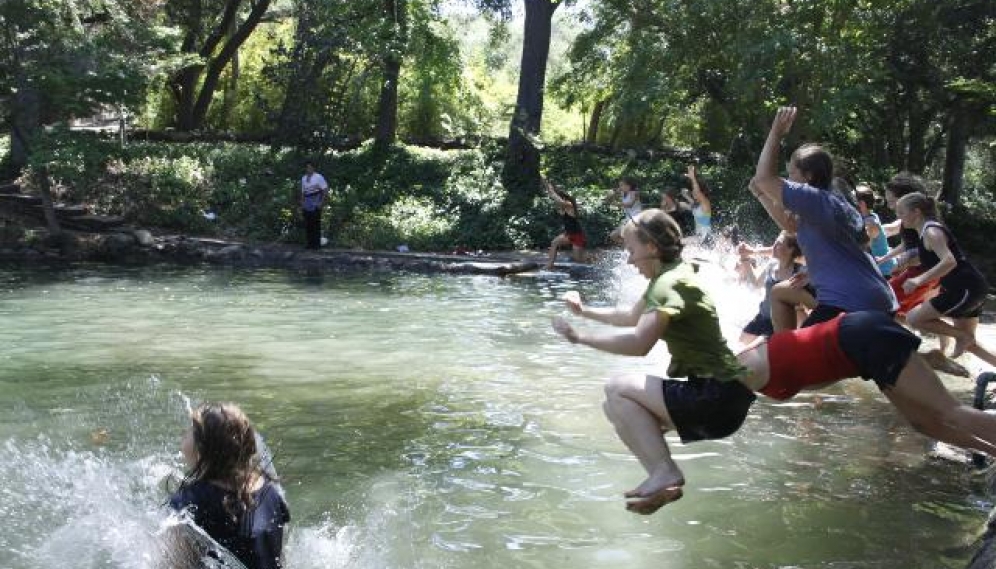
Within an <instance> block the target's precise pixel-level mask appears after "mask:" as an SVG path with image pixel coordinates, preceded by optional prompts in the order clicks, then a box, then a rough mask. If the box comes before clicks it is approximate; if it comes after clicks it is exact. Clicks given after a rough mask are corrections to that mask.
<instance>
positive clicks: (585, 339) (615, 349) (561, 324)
mask: <svg viewBox="0 0 996 569" xmlns="http://www.w3.org/2000/svg"><path fill="white" fill-rule="evenodd" d="M667 324H668V316H667V315H666V314H665V313H663V312H661V311H660V310H651V311H650V312H647V313H645V314H643V315H642V316H640V319H639V321H638V322H637V323H636V326H635V327H632V328H630V329H628V330H618V331H617V330H592V331H583V332H579V331H577V330H575V329H574V327H573V326H571V325H570V323H568V322H567V320H565V319H563V318H561V317H559V316H557V317H555V318H554V319H553V329H554V330H556V331H557V333H558V334H560V335H561V336H563V337H564V338H566V339H567V340H568V341H569V342H571V343H572V344H584V345H586V346H591V347H592V348H595V349H596V350H601V351H603V352H609V353H611V354H619V355H622V356H645V355H647V354H648V353H650V350H651V349H652V348H653V347H654V344H656V343H657V340H659V339H660V337H661V334H663V333H664V329H665V328H667Z"/></svg>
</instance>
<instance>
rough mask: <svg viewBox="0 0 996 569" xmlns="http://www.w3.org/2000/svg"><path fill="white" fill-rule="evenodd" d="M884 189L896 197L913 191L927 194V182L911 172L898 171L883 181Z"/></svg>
mask: <svg viewBox="0 0 996 569" xmlns="http://www.w3.org/2000/svg"><path fill="white" fill-rule="evenodd" d="M885 189H886V190H888V191H889V192H890V193H891V194H892V195H894V196H896V197H897V198H901V197H903V196H905V195H907V194H912V193H914V192H916V193H918V194H922V195H927V184H926V183H924V181H923V178H921V177H920V176H917V175H916V174H913V173H911V172H899V173H898V174H896V175H895V176H893V177H892V179H891V180H889V181H888V182H886V183H885Z"/></svg>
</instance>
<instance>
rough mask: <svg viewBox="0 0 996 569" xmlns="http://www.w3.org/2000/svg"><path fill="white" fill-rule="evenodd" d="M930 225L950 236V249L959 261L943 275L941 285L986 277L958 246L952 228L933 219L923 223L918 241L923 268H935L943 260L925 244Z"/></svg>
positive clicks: (927, 269)
mask: <svg viewBox="0 0 996 569" xmlns="http://www.w3.org/2000/svg"><path fill="white" fill-rule="evenodd" d="M929 227H936V228H938V229H940V230H941V231H943V232H944V236H945V237H947V238H948V249H949V250H950V251H951V254H952V255H953V256H954V258H955V261H957V262H958V265H957V266H955V268H954V269H952V270H951V271H950V272H948V274H946V275H944V276H943V277H941V286H951V285H952V284H954V283H955V282H956V281H959V280H961V279H962V278H964V277H968V278H976V277H977V278H982V279H984V278H985V277H983V276H982V273H980V272H979V269H977V268H975V265H973V264H972V263H971V262H970V261H969V260H968V258H967V257H965V253H963V252H962V250H961V247H960V246H958V241H957V240H956V239H955V238H954V234H952V233H951V230H950V229H948V228H947V227H945V226H944V225H943V224H941V223H938V222H936V221H933V220H931V221H928V222H927V223H924V224H923V227H922V228H921V229H920V235H919V237H918V241H917V248H918V249H919V252H920V266H921V267H922V268H923V270H924V271H929V270H930V269H933V268H934V267H936V266H937V264H938V263H940V262H941V258H940V257H938V256H937V254H936V253H934V252H933V251H930V250H928V249H927V247H925V246H924V244H923V236H924V234H925V233H926V232H927V228H929ZM962 282H964V281H962Z"/></svg>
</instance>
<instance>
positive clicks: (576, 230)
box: [543, 178, 585, 270]
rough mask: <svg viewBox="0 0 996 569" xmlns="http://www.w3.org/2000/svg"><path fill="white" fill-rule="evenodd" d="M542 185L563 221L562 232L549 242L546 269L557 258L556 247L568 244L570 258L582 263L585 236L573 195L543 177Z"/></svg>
mask: <svg viewBox="0 0 996 569" xmlns="http://www.w3.org/2000/svg"><path fill="white" fill-rule="evenodd" d="M543 187H544V188H545V189H546V193H547V194H548V195H549V196H550V198H551V199H552V200H553V201H554V203H556V204H557V209H558V210H559V211H560V217H561V219H562V220H563V222H564V232H563V233H561V234H560V235H558V236H556V237H554V238H553V242H552V243H550V259H549V260H548V261H547V263H546V268H547V270H550V269H552V268H553V263H554V262H555V261H556V260H557V249H560V248H561V247H566V246H568V245H570V246H571V258H572V259H574V262H575V263H583V262H584V261H585V252H584V246H585V238H584V231H583V230H582V229H581V222H580V221H578V217H579V213H578V203H577V201H575V199H574V197H573V196H571V195H570V194H568V193H567V192H565V191H563V190H561V189H560V188H557V187H556V186H554V185H553V184H551V183H550V182H549V181H548V180H547V179H545V178H544V179H543Z"/></svg>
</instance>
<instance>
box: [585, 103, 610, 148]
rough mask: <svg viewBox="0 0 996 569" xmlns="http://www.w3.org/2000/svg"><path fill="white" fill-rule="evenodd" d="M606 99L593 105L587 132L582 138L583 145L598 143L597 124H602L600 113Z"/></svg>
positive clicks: (603, 108)
mask: <svg viewBox="0 0 996 569" xmlns="http://www.w3.org/2000/svg"><path fill="white" fill-rule="evenodd" d="M606 103H608V99H602V100H600V101H598V102H597V103H595V108H593V109H592V110H591V121H589V122H588V132H587V133H586V134H585V136H584V142H585V144H596V143H597V142H598V123H600V122H602V112H603V111H604V110H605V105H606Z"/></svg>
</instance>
